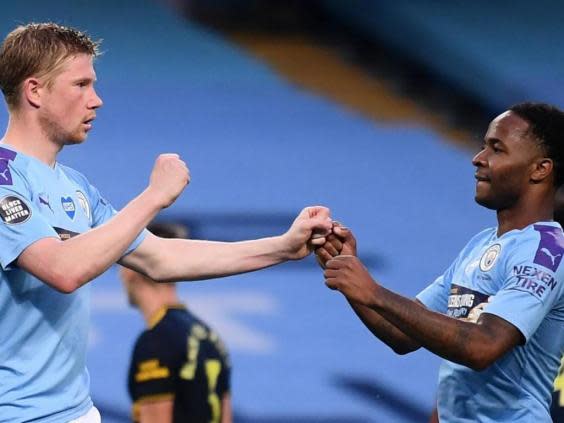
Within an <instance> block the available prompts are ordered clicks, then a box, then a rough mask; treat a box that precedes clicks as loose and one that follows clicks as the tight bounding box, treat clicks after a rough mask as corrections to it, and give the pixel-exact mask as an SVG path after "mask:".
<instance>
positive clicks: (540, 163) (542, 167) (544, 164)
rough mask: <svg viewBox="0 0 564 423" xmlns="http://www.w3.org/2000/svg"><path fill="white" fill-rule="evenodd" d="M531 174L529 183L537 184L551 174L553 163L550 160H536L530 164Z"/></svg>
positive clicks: (544, 158) (545, 158)
mask: <svg viewBox="0 0 564 423" xmlns="http://www.w3.org/2000/svg"><path fill="white" fill-rule="evenodd" d="M532 166H533V172H532V173H531V182H532V183H534V184H538V183H540V182H542V181H544V180H545V179H546V178H548V177H549V176H550V175H552V174H553V170H554V162H553V161H552V159H549V158H547V157H543V158H542V159H537V160H535V162H534V163H533V164H532Z"/></svg>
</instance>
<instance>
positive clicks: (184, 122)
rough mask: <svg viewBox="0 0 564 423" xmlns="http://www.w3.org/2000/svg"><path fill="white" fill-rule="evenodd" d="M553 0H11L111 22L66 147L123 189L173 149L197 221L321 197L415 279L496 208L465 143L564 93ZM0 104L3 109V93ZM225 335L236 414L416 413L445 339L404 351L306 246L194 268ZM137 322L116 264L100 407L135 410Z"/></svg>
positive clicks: (429, 272) (258, 226) (220, 223)
mask: <svg viewBox="0 0 564 423" xmlns="http://www.w3.org/2000/svg"><path fill="white" fill-rule="evenodd" d="M563 11H564V6H562V5H561V2H557V1H546V0H543V1H539V2H525V1H507V0H504V1H497V2H483V1H477V2H463V1H446V0H445V1H438V0H436V1H428V2H410V1H408V0H395V1H393V2H387V1H369V0H355V1H349V2H342V1H336V0H318V1H308V2H300V1H274V0H272V1H258V0H255V1H251V0H231V1H228V0H223V1H222V0H214V1H204V0H201V1H188V0H185V1H182V0H177V1H172V0H171V1H168V2H164V1H163V2H160V3H159V2H157V1H156V0H154V1H151V0H135V1H134V0H111V1H110V0H98V1H87V0H52V1H48V2H45V1H39V0H21V1H17V2H15V1H11V2H4V3H3V4H2V12H1V14H0V30H1V32H2V34H6V33H7V32H8V31H9V30H11V29H12V28H13V27H14V26H15V25H17V24H18V23H27V22H29V21H47V20H49V21H55V22H58V23H62V24H68V25H72V26H77V27H79V28H81V29H85V30H87V31H88V32H89V33H90V34H91V35H92V36H93V37H95V38H102V39H103V40H104V42H103V51H104V55H103V56H102V57H101V58H100V59H99V60H98V63H97V73H98V79H99V83H98V88H99V93H100V95H101V96H102V98H103V99H104V101H105V105H104V107H103V108H102V109H101V110H100V112H99V115H98V120H97V121H96V122H95V123H94V130H93V131H92V132H91V134H90V137H89V139H88V141H87V142H86V143H85V144H84V145H82V146H80V147H69V148H67V149H66V150H65V151H64V153H63V155H62V161H63V162H64V163H66V164H68V165H70V166H73V167H76V168H77V169H79V170H80V171H82V172H83V173H85V174H86V175H87V176H88V177H89V179H90V180H91V182H92V183H93V184H95V185H96V186H97V187H98V188H99V189H100V191H101V192H102V193H103V194H104V195H105V196H106V197H107V198H108V199H109V200H110V201H111V202H112V203H113V204H114V205H115V206H116V207H118V208H119V207H121V206H123V205H124V204H125V203H126V202H127V201H128V200H129V199H131V198H132V197H133V196H135V195H136V194H137V193H139V192H140V191H141V190H142V189H143V188H144V187H145V185H146V183H147V181H148V175H149V172H150V170H151V167H152V163H153V161H154V159H155V157H156V156H157V154H159V153H162V152H178V153H180V154H181V155H182V156H183V157H184V158H185V160H186V161H187V162H188V164H189V166H190V169H191V173H192V177H193V180H192V182H191V184H190V186H189V187H188V188H187V190H186V191H185V193H184V194H183V195H182V196H181V198H179V199H178V201H177V202H176V203H175V204H174V205H173V206H172V207H171V208H170V209H168V210H166V211H165V213H164V214H163V217H168V218H174V219H179V220H182V221H185V222H186V223H187V224H189V226H190V228H191V230H192V234H193V236H194V237H195V238H206V239H217V240H239V239H245V238H253V237H258V236H268V235H272V234H276V233H281V232H282V231H284V230H285V229H286V228H287V227H288V226H289V225H290V223H291V221H292V219H293V218H294V216H295V215H296V213H297V212H298V211H299V210H300V209H301V208H302V207H304V206H306V205H311V204H324V205H327V206H329V207H330V208H331V209H332V212H333V215H334V217H335V218H337V219H339V220H341V221H342V222H344V223H346V224H347V225H348V226H350V227H351V228H353V230H354V231H355V233H356V234H357V237H358V242H359V249H360V254H361V256H362V257H363V259H364V260H365V263H366V264H367V265H368V266H369V268H370V270H371V271H372V272H373V274H374V275H376V276H377V277H378V278H380V279H381V281H382V282H383V283H384V284H385V285H386V286H388V287H390V288H392V289H394V290H396V291H398V292H400V293H402V294H405V295H410V296H413V295H415V294H416V293H417V292H418V291H419V290H420V289H422V288H423V287H424V286H425V285H426V284H427V283H429V282H430V281H432V280H433V279H434V277H436V276H437V275H438V274H439V273H441V272H442V271H443V270H444V269H445V268H446V266H447V265H448V264H449V262H450V260H452V259H453V258H454V256H455V255H456V254H457V252H458V250H459V249H460V248H461V247H462V245H463V244H464V243H465V241H466V240H467V239H468V238H469V237H470V236H471V235H473V234H474V233H475V232H476V231H477V230H479V229H480V228H483V227H485V226H488V225H492V224H494V222H495V220H494V216H493V214H492V213H489V212H487V211H486V210H482V209H481V208H479V207H477V206H476V205H474V203H473V186H474V180H473V168H472V166H471V164H470V158H471V156H472V153H473V152H474V151H476V150H477V148H478V147H479V145H480V138H481V136H482V135H483V133H484V131H485V128H486V125H487V122H488V120H489V119H490V118H491V117H493V116H494V115H495V114H496V113H498V112H500V111H502V110H503V109H504V108H506V107H508V106H509V105H511V104H512V103H514V102H518V101H523V100H541V101H548V102H553V103H556V104H558V105H559V106H564V90H563V89H562V87H563V86H564V76H563V72H562V70H563V69H564V51H563V50H562V49H561V48H560V44H561V43H560V40H561V39H562V29H561V22H560V21H561V16H562V12H563ZM0 110H1V111H0V126H2V127H4V126H5V124H6V120H7V113H6V111H5V109H4V108H2V109H0ZM181 293H182V297H183V299H185V300H186V301H187V303H188V305H189V307H191V308H192V309H193V310H195V311H196V312H197V313H198V314H199V315H200V316H201V317H203V318H204V319H206V320H208V321H209V322H210V324H211V325H212V326H214V327H215V328H216V329H217V330H218V331H219V332H220V333H221V334H222V336H223V338H224V339H225V341H226V343H227V345H228V347H229V349H230V351H231V354H232V361H233V366H234V373H233V404H234V410H235V414H236V421H237V422H267V423H275V422H276V423H278V422H280V423H282V422H306V423H310V422H335V423H337V422H343V423H344V422H347V423H348V422H359V423H360V422H379V423H386V422H390V423H392V422H393V423H397V422H416V421H425V419H426V416H427V415H428V414H429V413H430V411H431V409H432V407H433V401H434V391H435V386H436V378H437V368H438V364H439V360H438V359H437V358H436V357H434V356H432V355H431V354H429V353H427V352H425V351H419V352H416V353H414V354H412V355H410V356H407V357H399V356H395V355H394V354H393V353H392V352H391V351H390V350H388V349H387V348H386V347H384V346H383V345H382V344H381V343H379V342H377V341H376V340H375V339H373V338H372V336H371V335H370V334H369V333H368V331H367V330H366V329H364V327H363V326H362V325H361V323H360V322H359V321H358V320H357V318H356V317H355V316H354V314H353V313H351V311H350V310H349V308H348V306H347V304H346V303H345V301H344V300H343V299H342V298H341V297H340V296H339V295H337V294H336V293H334V292H331V291H329V290H328V289H327V288H326V287H325V286H324V284H323V278H322V275H321V272H320V271H319V269H318V268H317V267H316V265H315V262H314V260H313V259H312V258H308V259H307V260H305V261H303V262H300V263H288V264H285V265H282V266H279V267H276V268H272V269H268V270H266V271H262V272H256V273H253V274H249V275H243V276H237V277H231V278H227V279H224V280H218V281H212V282H205V283H194V284H185V285H183V286H182V288H181ZM142 328H143V322H142V320H141V317H140V315H139V314H138V313H136V312H134V311H133V310H131V309H130V308H128V306H127V304H126V300H125V297H124V295H123V293H122V291H121V286H120V284H119V282H118V280H117V273H116V269H115V268H112V269H111V270H110V271H108V272H107V273H106V274H105V275H103V276H102V277H100V278H99V280H97V281H95V282H94V285H93V301H92V332H91V346H90V351H89V359H88V361H89V369H90V373H91V377H92V396H93V399H94V401H95V402H96V404H97V405H98V407H99V408H100V410H101V411H102V414H103V417H104V422H107V423H118V422H125V421H127V419H128V415H129V399H128V396H127V392H126V382H125V378H126V371H127V363H128V356H129V352H130V349H131V346H132V343H133V340H134V339H135V336H136V335H137V333H138V332H139V331H140V330H142Z"/></svg>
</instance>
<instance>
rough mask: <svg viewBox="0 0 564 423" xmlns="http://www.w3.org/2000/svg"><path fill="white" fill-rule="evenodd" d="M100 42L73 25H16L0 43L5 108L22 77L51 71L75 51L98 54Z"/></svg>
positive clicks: (11, 102)
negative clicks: (71, 26) (70, 26)
mask: <svg viewBox="0 0 564 423" xmlns="http://www.w3.org/2000/svg"><path fill="white" fill-rule="evenodd" d="M100 42H101V41H93V40H92V39H91V38H90V37H89V36H88V35H86V34H85V33H84V32H81V31H79V30H77V29H74V28H69V27H65V26H61V25H58V24H55V23H52V22H48V23H30V24H27V25H21V26H18V27H17V28H16V29H14V30H13V31H12V32H10V33H9V34H8V35H7V36H6V38H5V39H4V42H3V43H2V45H1V46H0V89H2V93H3V94H4V98H5V99H6V103H7V104H8V108H9V109H10V110H13V109H15V108H16V107H17V105H18V103H19V101H20V96H21V89H20V88H21V84H22V83H23V81H25V79H26V78H29V77H31V76H37V77H41V76H45V75H49V74H52V73H54V72H55V71H56V70H57V69H58V68H59V67H60V66H61V64H62V63H63V62H65V60H66V59H68V58H70V57H72V56H75V55H77V54H88V55H91V56H92V57H93V58H95V57H97V56H98V55H99V54H100V53H99V46H100Z"/></svg>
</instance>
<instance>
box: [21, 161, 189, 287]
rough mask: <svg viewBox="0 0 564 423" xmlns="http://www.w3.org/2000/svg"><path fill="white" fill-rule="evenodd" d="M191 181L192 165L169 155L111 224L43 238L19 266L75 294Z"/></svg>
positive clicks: (112, 261) (24, 255)
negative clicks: (64, 236) (62, 236)
mask: <svg viewBox="0 0 564 423" xmlns="http://www.w3.org/2000/svg"><path fill="white" fill-rule="evenodd" d="M189 180H190V174H189V171H188V168H187V167H186V164H185V163H184V162H183V161H182V160H180V158H179V157H178V155H176V154H163V155H161V156H159V158H158V159H157V161H156V162H155V166H154V168H153V171H152V173H151V179H150V183H149V185H148V187H147V188H146V189H145V191H143V192H142V193H141V194H140V195H139V196H138V197H137V198H135V199H133V200H132V201H131V202H130V203H129V204H127V206H126V207H124V208H123V209H122V210H121V211H120V212H119V213H117V214H116V215H115V216H114V217H112V218H111V219H110V220H109V221H108V222H106V223H104V224H103V225H100V226H99V227H97V228H95V229H92V230H89V231H88V232H85V233H82V234H80V235H78V236H76V237H73V238H71V239H69V240H66V241H61V240H60V239H58V238H54V237H53V238H42V239H40V240H38V241H36V242H34V243H33V244H31V245H30V246H29V247H27V248H26V249H25V250H24V251H23V252H22V253H21V254H20V255H19V257H18V259H17V265H18V266H19V267H20V268H22V269H24V270H26V271H27V272H29V273H31V274H33V275H34V276H36V277H37V278H39V279H41V280H42V281H43V282H45V283H47V284H48V285H50V286H52V287H53V288H55V289H57V290H59V291H61V292H72V291H74V290H75V289H78V288H80V287H81V286H82V285H84V284H85V283H87V282H89V281H90V280H92V279H94V278H95V277H96V276H99V275H100V274H101V273H103V272H104V271H105V270H106V269H107V268H108V267H110V266H111V265H112V264H113V263H115V262H116V261H117V260H118V259H119V258H120V257H121V256H122V255H123V253H124V252H125V251H126V249H127V247H128V246H129V245H130V244H131V243H132V242H133V241H134V240H135V238H136V237H137V236H138V235H139V233H140V232H141V231H142V230H143V228H145V226H147V224H148V223H149V222H150V221H151V220H152V219H153V218H154V217H155V215H156V214H157V213H158V212H159V211H160V210H161V209H162V208H164V207H168V206H169V205H171V204H172V203H173V202H174V200H175V199H176V198H177V197H178V196H179V195H180V193H181V192H182V191H183V190H184V187H185V186H186V185H187V184H188V182H189Z"/></svg>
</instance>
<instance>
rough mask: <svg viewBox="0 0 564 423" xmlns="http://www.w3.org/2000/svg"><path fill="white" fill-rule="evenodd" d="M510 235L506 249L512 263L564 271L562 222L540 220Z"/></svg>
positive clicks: (507, 257)
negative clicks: (563, 262) (561, 264)
mask: <svg viewBox="0 0 564 423" xmlns="http://www.w3.org/2000/svg"><path fill="white" fill-rule="evenodd" d="M508 235H509V236H508V237H507V242H506V244H507V245H505V246H504V249H505V257H506V259H507V260H508V261H509V262H510V263H513V264H523V265H531V266H534V267H537V266H540V267H541V268H543V269H545V270H547V269H548V270H550V271H551V272H553V273H557V272H558V273H559V274H563V273H564V265H563V266H560V263H561V261H562V258H563V257H564V233H563V232H562V227H561V226H560V224H558V223H557V222H539V223H535V224H532V225H529V226H527V227H526V228H524V229H523V230H521V231H513V232H512V233H508Z"/></svg>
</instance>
